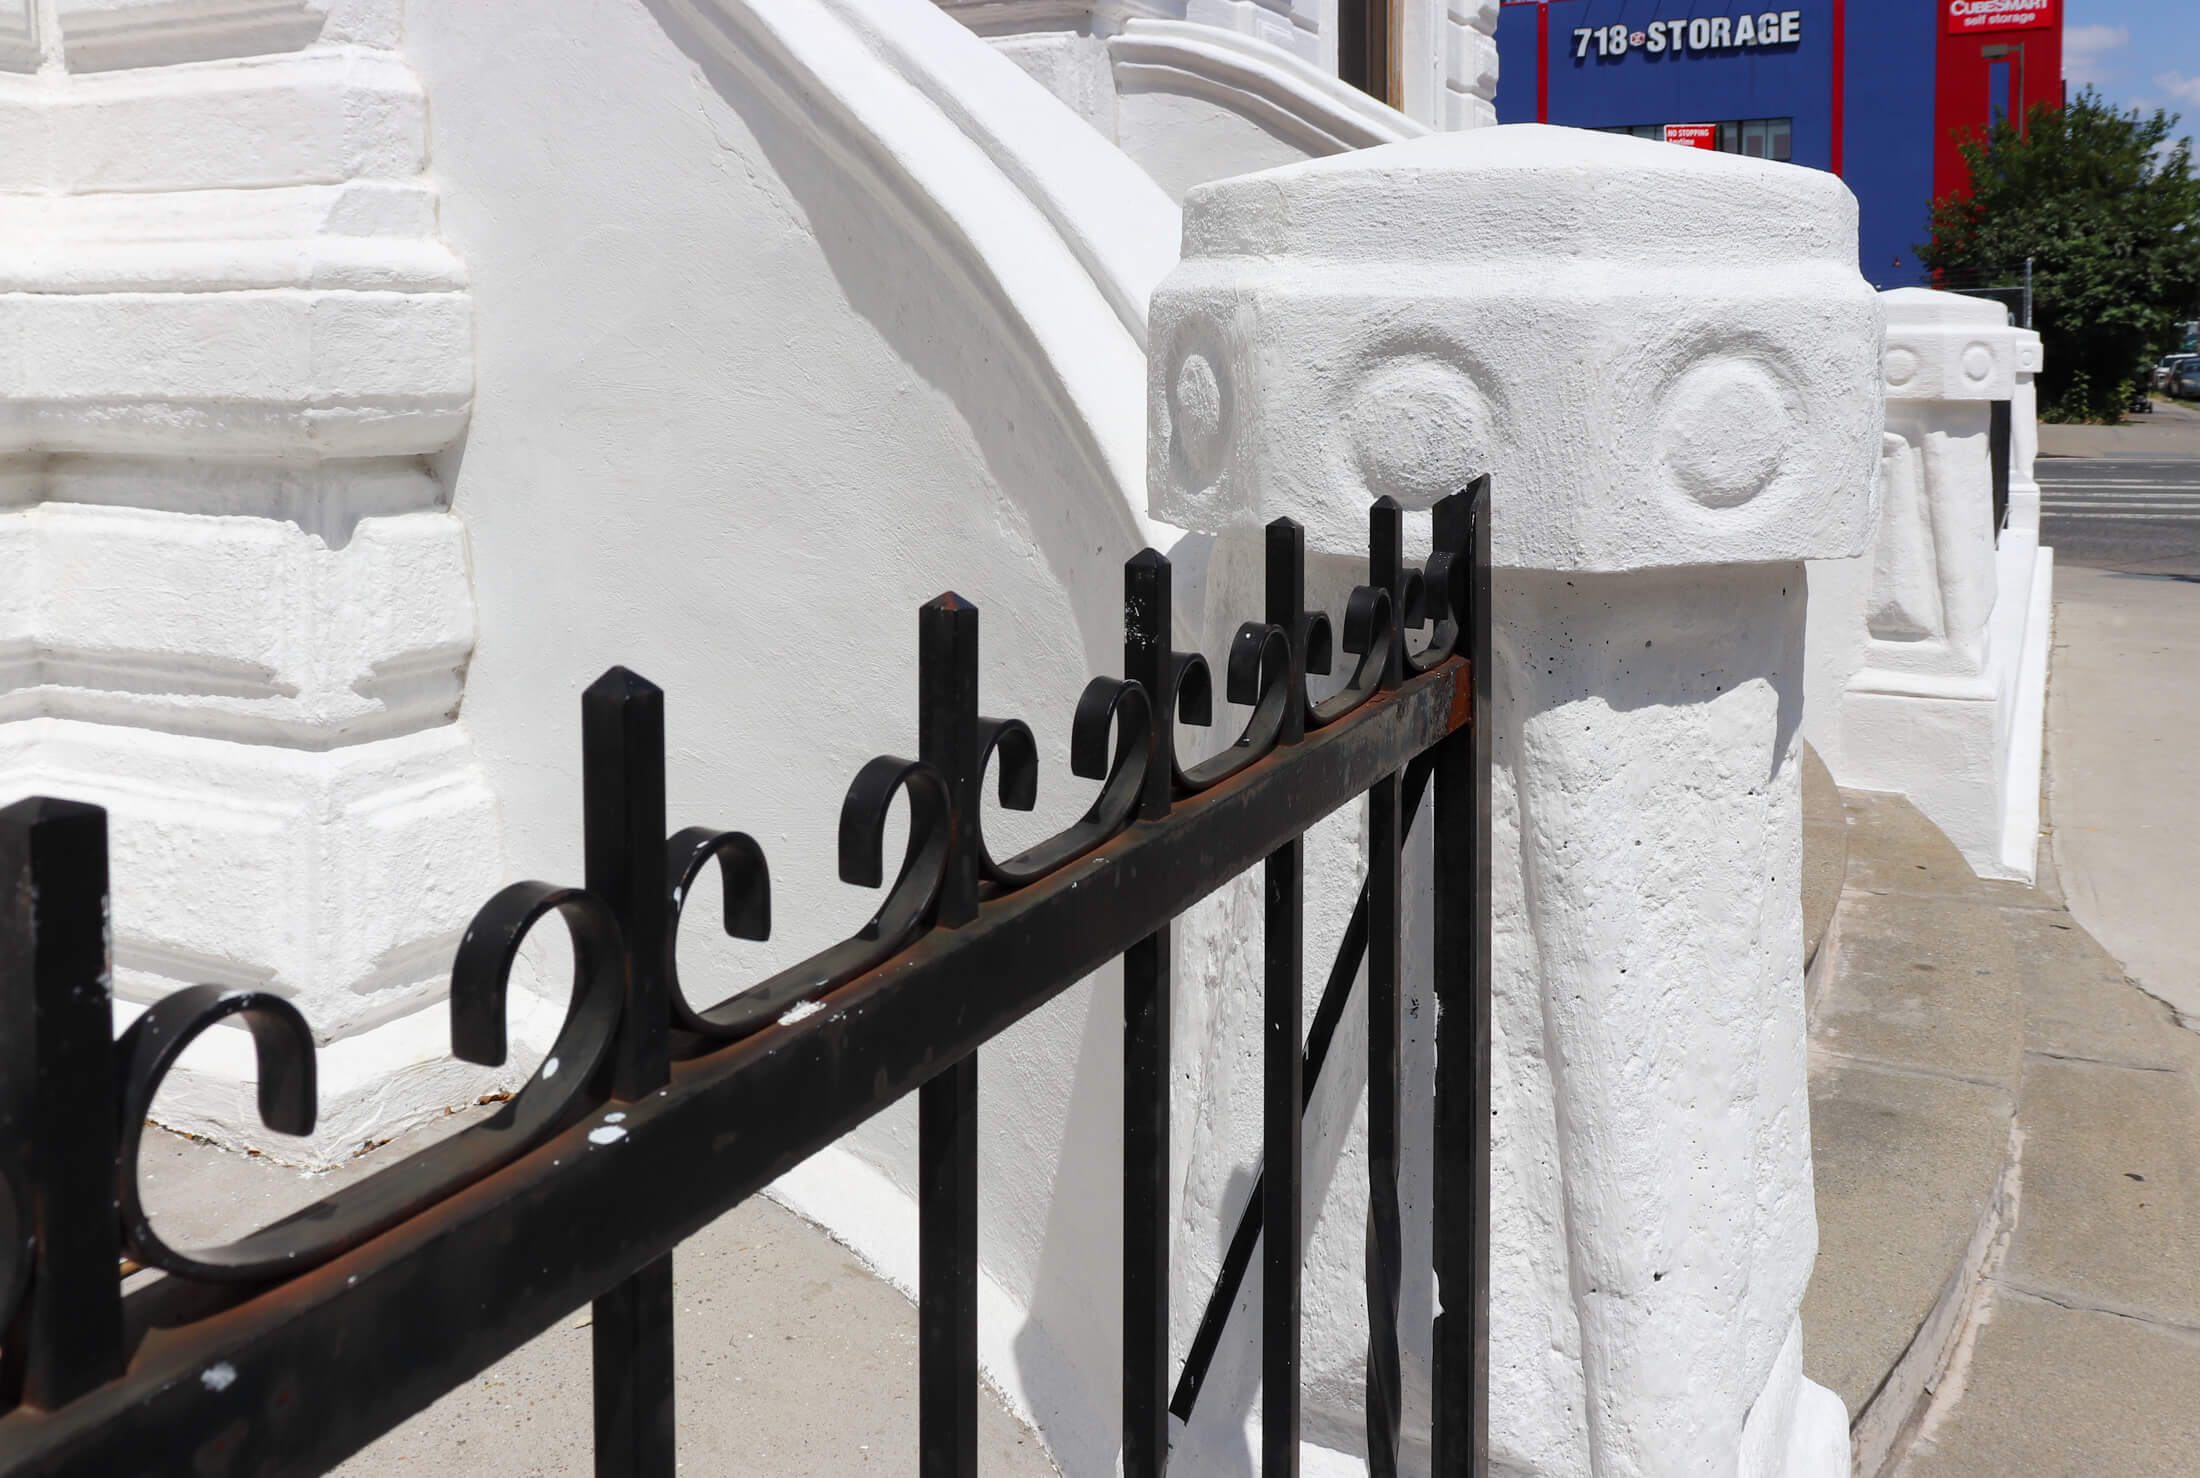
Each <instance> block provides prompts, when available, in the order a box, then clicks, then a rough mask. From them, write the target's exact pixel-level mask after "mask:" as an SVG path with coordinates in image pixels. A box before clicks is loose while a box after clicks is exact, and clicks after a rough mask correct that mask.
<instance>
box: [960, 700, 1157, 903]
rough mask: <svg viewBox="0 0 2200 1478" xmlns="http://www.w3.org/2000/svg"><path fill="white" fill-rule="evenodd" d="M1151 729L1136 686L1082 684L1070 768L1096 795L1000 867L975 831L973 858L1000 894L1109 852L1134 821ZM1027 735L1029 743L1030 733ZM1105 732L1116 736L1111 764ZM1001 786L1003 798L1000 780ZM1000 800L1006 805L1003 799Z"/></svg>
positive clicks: (1148, 707)
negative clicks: (1095, 787)
mask: <svg viewBox="0 0 2200 1478" xmlns="http://www.w3.org/2000/svg"><path fill="white" fill-rule="evenodd" d="M1152 721H1153V720H1152V706H1151V704H1150V703H1149V702H1148V701H1147V698H1146V690H1145V689H1144V688H1143V687H1141V686H1140V685H1139V684H1137V683H1135V682H1130V681H1127V680H1124V679H1119V678H1112V677H1096V678H1094V679H1093V680H1092V681H1091V682H1089V683H1087V684H1085V691H1084V692H1083V693H1082V694H1080V695H1079V697H1078V700H1077V713H1076V716H1075V717H1074V718H1073V719H1072V720H1071V723H1070V746H1069V768H1070V773H1071V774H1073V775H1075V776H1077V777H1078V778H1079V779H1081V780H1099V781H1102V782H1103V783H1102V785H1101V787H1100V793H1099V794H1098V795H1097V796H1095V797H1094V798H1093V802H1092V805H1091V806H1090V807H1088V808H1087V809H1086V811H1085V814H1084V815H1082V816H1080V817H1079V818H1078V819H1077V820H1076V821H1075V822H1073V823H1071V824H1070V825H1069V826H1067V827H1065V828H1064V829H1062V830H1061V831H1058V832H1056V833H1055V834H1054V835H1053V836H1050V837H1048V838H1047V839H1046V840H1045V841H1043V842H1040V843H1038V844H1036V845H1035V846H1032V847H1029V848H1026V849H1025V850H1024V851H1022V852H1019V853H1017V854H1016V855H1015V856H1014V857H1011V858H1009V859H1008V860H1007V861H1005V862H997V861H995V860H994V858H993V854H992V852H991V850H989V849H987V848H986V846H985V837H984V834H983V832H982V831H981V832H980V834H979V838H978V846H979V848H980V853H979V858H980V865H981V866H982V868H983V871H984V874H985V877H986V880H987V881H988V882H990V883H992V884H994V885H995V886H996V887H997V888H998V889H1000V890H1002V891H1007V890H1009V889H1013V888H1021V887H1024V886H1026V885H1027V884H1030V883H1035V882H1037V881H1038V880H1039V879H1041V878H1043V877H1045V876H1046V875H1047V874H1048V873H1052V872H1059V871H1060V870H1061V869H1063V868H1065V867H1067V866H1069V865H1070V864H1071V863H1072V862H1075V861H1076V860H1077V859H1078V858H1080V857H1083V856H1085V855H1086V854H1087V853H1089V852H1091V851H1093V850H1094V849H1095V848H1098V847H1102V846H1105V845H1107V843H1108V842H1109V840H1110V839H1112V838H1113V837H1115V836H1116V835H1118V834H1119V833H1121V832H1122V831H1123V829H1124V828H1125V827H1127V826H1129V825H1130V824H1131V823H1132V822H1134V821H1136V820H1137V819H1138V799H1139V795H1140V793H1141V792H1142V791H1143V790H1144V789H1145V785H1146V749H1147V746H1146V726H1147V725H1148V724H1150V723H1151V722H1152ZM1025 732H1026V734H1027V736H1028V733H1029V731H1028V730H1026V731H1025ZM1111 732H1112V733H1113V734H1114V735H1115V746H1114V759H1113V761H1112V762H1111V761H1110V759H1109V745H1108V736H1109V734H1110V733H1111ZM1002 785H1003V789H1004V791H1005V789H1006V786H1007V778H1006V775H1005V773H1004V775H1003V779H1002ZM1002 799H1003V801H1004V802H1005V801H1006V800H1007V797H1006V795H1005V794H1004V795H1003V797H1002ZM1022 809H1026V810H1028V809H1030V808H1029V806H1028V805H1027V806H1025V807H1023V808H1022Z"/></svg>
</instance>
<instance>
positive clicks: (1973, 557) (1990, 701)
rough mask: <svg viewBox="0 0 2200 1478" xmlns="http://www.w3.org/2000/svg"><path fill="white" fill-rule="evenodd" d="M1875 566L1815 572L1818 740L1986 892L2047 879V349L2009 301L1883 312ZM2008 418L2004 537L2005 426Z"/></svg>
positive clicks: (1830, 761) (1812, 727)
mask: <svg viewBox="0 0 2200 1478" xmlns="http://www.w3.org/2000/svg"><path fill="white" fill-rule="evenodd" d="M1884 297H1885V301H1886V307H1887V345H1886V353H1885V357H1884V360H1883V361H1882V378H1883V393H1884V395H1885V397H1886V407H1887V411H1886V434H1885V442H1884V447H1883V451H1882V455H1881V459H1880V467H1879V474H1878V476H1879V485H1880V505H1881V507H1880V519H1879V527H1878V530H1877V533H1876V535H1875V537H1874V541H1873V545H1872V552H1871V557H1870V558H1869V559H1868V560H1864V561H1859V562H1856V563H1853V564H1838V565H1837V564H1826V565H1814V566H1813V567H1812V570H1811V623H1812V626H1811V647H1812V652H1811V665H1812V670H1813V678H1812V684H1811V688H1812V696H1811V700H1810V703H1809V705H1808V708H1809V713H1808V716H1807V718H1806V724H1805V727H1806V731H1807V732H1808V733H1809V735H1810V737H1811V740H1812V742H1813V743H1814V744H1816V745H1817V747H1818V749H1819V751H1820V753H1821V754H1822V755H1824V757H1825V759H1826V763H1827V765H1828V767H1829V768H1830V769H1831V770H1832V772H1833V775H1834V778H1835V779H1836V780H1838V781H1839V782H1840V783H1841V784H1843V785H1846V786H1850V787H1855V788H1861V789H1866V790H1888V791H1897V792H1900V793H1901V794H1904V795H1906V796H1908V797H1909V798H1910V800H1911V801H1912V802H1913V803H1914V804H1915V805H1916V806H1917V807H1918V809H1919V810H1920V811H1922V812H1924V813H1925V815H1926V817H1927V818H1929V819H1930V820H1931V821H1932V822H1933V823H1934V825H1936V826H1938V827H1939V828H1940V829H1941V830H1942V831H1943V832H1945V833H1947V835H1948V838H1949V840H1950V841H1952V842H1954V843H1955V845H1956V846H1957V847H1958V848H1959V849H1960V850H1961V851H1962V853H1963V855H1964V857H1965V859H1966V860H1967V861H1968V862H1969V863H1970V864H1971V866H1972V868H1973V869H1974V870H1975V871H1977V872H1978V873H1979V874H1980V875H1981V876H1985V877H1998V878H2022V879H2025V880H2029V879H2030V878H2031V877H2032V875H2033V869H2034V852H2035V849H2036V845H2037V837H2038V831H2039V773H2040V725H2041V721H2042V717H2043V714H2044V703H2045V693H2046V674H2047V643H2048V592H2049V582H2050V579H2051V575H2052V563H2053V561H2052V554H2051V552H2050V551H2045V550H2042V549H2040V547H2039V484H2038V482H2037V481H2035V480H2034V477H2033V472H2032V465H2033V458H2034V457H2035V456H2036V455H2037V452H2038V445H2039V439H2038V427H2037V421H2036V415H2037V397H2036V394H2035V392H2034V389H2033V377H2034V375H2035V374H2036V373H2037V371H2038V369H2039V367H2040V363H2041V358H2040V355H2041V350H2040V340H2039V336H2038V335H2037V334H2034V333H2031V332H2029V331H2027V330H2023V329H2017V328H2012V327H2010V326H2009V322H2008V314H2007V311H2006V310H2005V309H2004V308H2003V307H2002V306H2001V305H2000V304H1999V303H1996V302H1992V301H1989V300H1987V299H1983V298H1967V297H1964V296H1961V295H1960V294H1955V293H1943V292H1934V291H1930V290H1928V289H1924V288H1901V289H1898V290H1896V291H1893V292H1890V293H1887V294H1885V295H1884ZM1995 402H2009V403H2010V418H2011V428H2010V429H2011V447H2010V463H2011V465H2010V474H2009V504H2008V510H2007V521H2006V524H2005V525H2004V527H2002V528H2001V529H1999V530H1997V529H1996V528H1995V526H1994V497H1993V479H1994V467H1993V461H1992V453H1991V435H1990V429H1991V419H1992V415H1993V405H1994V403H1995Z"/></svg>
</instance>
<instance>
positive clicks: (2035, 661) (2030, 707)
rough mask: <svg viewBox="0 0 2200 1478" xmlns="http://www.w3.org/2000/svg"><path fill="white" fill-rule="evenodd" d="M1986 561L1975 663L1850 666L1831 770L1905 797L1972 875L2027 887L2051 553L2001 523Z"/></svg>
mask: <svg viewBox="0 0 2200 1478" xmlns="http://www.w3.org/2000/svg"><path fill="white" fill-rule="evenodd" d="M1995 566H1996V568H1995V576H1996V584H1997V588H1998V594H1997V598H1996V600H1995V603H1994V612H1993V616H1992V618H1991V620H1990V621H1989V623H1988V627H1987V664H1986V671H1985V672H1983V673H1981V674H1979V675H1978V676H1976V677H1969V676H1961V675H1955V674H1938V673H1896V672H1888V671H1885V670H1883V669H1877V668H1872V667H1866V668H1864V669H1863V670H1861V671H1859V672H1858V673H1857V674H1856V675H1855V677H1853V678H1852V679H1851V680H1850V682H1849V687H1848V692H1847V694H1846V696H1845V698H1844V699H1843V701H1842V713H1841V743H1840V746H1839V750H1838V754H1839V762H1838V763H1834V765H1833V768H1834V778H1835V779H1836V780H1838V781H1839V782H1840V783H1841V784H1843V785H1846V786H1850V787H1853V788H1856V789H1862V790H1885V791H1894V792H1897V793H1899V794H1902V795H1905V796H1908V797H1909V799H1910V802H1911V804H1913V805H1915V806H1916V807H1917V808H1918V810H1920V811H1922V812H1923V813H1924V814H1925V817H1926V819H1927V820H1929V821H1931V822H1932V823H1933V825H1935V826H1937V827H1939V828H1940V830H1941V831H1942V832H1944V833H1945V834H1946V835H1947V837H1948V840H1949V841H1951V842H1953V843H1954V844H1955V846H1956V849H1957V850H1958V851H1960V852H1962V853H1963V858H1964V861H1966V862H1968V863H1969V864H1970V865H1971V868H1972V870H1973V871H1974V872H1976V873H1977V874H1978V875H1979V876H1980V877H1985V878H2009V879H2017V880H2021V881H2023V882H2027V883H2029V882H2031V881H2032V879H2033V873H2034V867H2035V852H2036V849H2037V841H2038V836H2039V826H2040V811H2039V790H2040V757H2041V727H2042V724H2043V722H2044V720H2045V714H2046V692H2047V658H2048V646H2049V642H2050V638H2051V635H2052V623H2051V619H2050V612H2051V609H2052V605H2051V601H2052V592H2053V584H2054V552H2053V551H2052V550H2043V549H2040V548H2039V547H2037V543H2036V541H2035V540H2034V539H2032V538H2029V537H2026V536H2025V535H2023V534H2022V533H2020V532H2019V531H2017V530H2015V529H2011V530H2010V531H2009V532H2007V533H2006V534H2004V536H2003V541H2002V547H2001V548H2000V549H1999V550H1998V551H1997V552H1996V555H1995ZM1829 763H1832V762H1831V761H1829Z"/></svg>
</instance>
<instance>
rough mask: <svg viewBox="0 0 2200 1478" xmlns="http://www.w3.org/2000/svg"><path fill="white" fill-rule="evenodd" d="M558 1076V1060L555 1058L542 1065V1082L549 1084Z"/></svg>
mask: <svg viewBox="0 0 2200 1478" xmlns="http://www.w3.org/2000/svg"><path fill="white" fill-rule="evenodd" d="M557 1075H558V1060H557V1059H556V1058H555V1057H553V1058H551V1059H550V1060H549V1061H547V1062H545V1063H544V1064H543V1065H542V1080H543V1081H544V1082H545V1083H547V1082H549V1081H550V1080H551V1079H552V1078H554V1077H556V1076H557Z"/></svg>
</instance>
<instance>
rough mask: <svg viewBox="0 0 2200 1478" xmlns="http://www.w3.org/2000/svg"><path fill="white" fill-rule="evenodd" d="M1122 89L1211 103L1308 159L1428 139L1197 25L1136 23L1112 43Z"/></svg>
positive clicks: (1317, 73) (1259, 48)
mask: <svg viewBox="0 0 2200 1478" xmlns="http://www.w3.org/2000/svg"><path fill="white" fill-rule="evenodd" d="M1108 55H1109V58H1110V60H1111V61H1112V62H1113V65H1114V70H1115V81H1116V86H1117V87H1118V88H1119V89H1121V90H1123V91H1126V92H1127V91H1133V90H1155V91H1160V90H1167V91H1172V92H1178V93H1185V94H1190V95H1194V96H1200V97H1205V98H1207V99H1209V100H1211V101H1213V102H1215V103H1218V104H1220V105H1221V106H1223V107H1225V108H1228V109H1230V110H1232V111H1234V112H1237V113H1239V114H1241V115H1243V116H1244V117H1246V118H1248V119H1250V120H1252V121H1254V122H1256V123H1258V124H1260V125H1261V126H1262V127H1264V128H1266V129H1268V130H1269V131H1270V132H1272V133H1274V134H1277V135H1279V136H1281V137H1283V138H1285V139H1287V140H1289V141H1291V142H1292V143H1294V144H1296V145H1297V146H1298V147H1300V148H1302V149H1304V150H1305V151H1306V153H1307V154H1308V155H1309V156H1320V155H1325V154H1337V153H1342V152H1343V151H1344V150H1346V149H1365V148H1369V147H1372V146H1373V145H1376V144H1393V143H1397V142H1398V141H1399V140H1401V139H1410V138H1419V137H1420V136H1421V135H1422V134H1425V133H1427V132H1428V131H1429V129H1428V126H1427V125H1426V124H1422V123H1417V122H1415V121H1414V120H1413V119H1411V118H1408V117H1407V116H1406V115H1405V114H1403V113H1401V112H1399V111H1398V110H1397V109H1395V108H1391V107H1386V106H1385V105H1384V104H1382V103H1380V102H1378V101H1376V100H1375V99H1374V98H1371V97H1369V96H1368V95H1367V94H1366V93H1364V92H1362V91H1360V90H1359V89H1358V88H1356V87H1353V86H1352V85H1350V84H1349V83H1345V82H1341V81H1339V80H1338V79H1337V78H1336V77H1335V76H1334V75H1332V74H1330V73H1328V72H1324V71H1322V70H1321V69H1320V68H1319V67H1316V66H1314V65H1313V64H1312V63H1311V62H1308V61H1306V60H1305V59H1304V58H1302V57H1300V56H1298V55H1296V54H1295V53H1292V52H1289V51H1285V50H1284V49H1282V48H1281V47H1278V46H1272V45H1269V44H1268V43H1266V42H1263V41H1259V40H1256V39H1255V38H1253V37H1251V36H1246V35H1242V34H1240V33H1238V32H1236V31H1225V30H1222V29H1220V28H1219V27H1215V26H1209V25H1201V24H1199V23H1197V22H1192V21H1175V20H1133V21H1131V22H1129V23H1128V24H1127V25H1125V26H1124V28H1123V30H1122V32H1121V34H1119V35H1115V36H1111V37H1109V38H1108Z"/></svg>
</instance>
